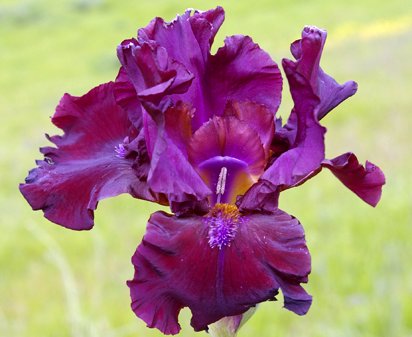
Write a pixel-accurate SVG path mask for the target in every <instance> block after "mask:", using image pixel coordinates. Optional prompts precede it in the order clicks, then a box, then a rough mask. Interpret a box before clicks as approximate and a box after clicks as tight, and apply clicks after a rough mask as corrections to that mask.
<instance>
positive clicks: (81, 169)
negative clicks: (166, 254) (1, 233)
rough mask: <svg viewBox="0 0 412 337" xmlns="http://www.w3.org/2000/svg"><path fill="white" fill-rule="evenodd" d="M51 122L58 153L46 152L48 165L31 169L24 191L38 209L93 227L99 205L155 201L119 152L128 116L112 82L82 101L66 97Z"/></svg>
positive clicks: (49, 215)
mask: <svg viewBox="0 0 412 337" xmlns="http://www.w3.org/2000/svg"><path fill="white" fill-rule="evenodd" d="M52 122H53V123H54V124H55V125H56V126H57V127H59V128H61V129H62V130H63V131H64V135H63V136H53V137H49V139H50V141H52V142H53V143H54V144H55V145H56V146H57V148H53V147H45V148H42V149H41V152H42V153H43V154H44V155H45V160H43V161H38V162H37V163H38V167H37V168H35V169H33V170H31V171H30V173H29V176H28V177H27V178H26V183H25V184H21V185H20V191H21V193H22V194H23V196H24V197H25V198H26V199H27V201H28V202H29V204H30V205H31V206H32V208H33V209H34V210H39V209H42V210H43V212H44V215H45V217H46V218H47V219H49V220H50V221H53V222H55V223H57V224H59V225H62V226H64V227H68V228H71V229H76V230H82V229H90V228H91V227H93V211H94V210H95V209H96V207H97V204H98V201H99V200H101V199H104V198H108V197H112V196H116V195H118V194H121V193H130V194H132V195H134V196H139V197H143V198H146V199H151V198H152V197H151V196H150V194H149V193H148V192H147V190H146V189H145V186H143V185H142V183H141V182H140V181H139V179H138V178H137V176H136V172H135V171H134V170H133V169H132V165H133V160H132V159H130V158H125V157H123V156H122V155H123V154H124V153H121V151H120V150H121V149H117V150H118V151H117V152H116V147H117V146H119V144H121V143H122V142H123V140H124V138H125V137H127V136H128V135H129V134H130V129H131V123H130V121H129V119H128V116H127V114H126V112H125V111H124V110H123V109H121V108H120V107H119V106H118V105H116V103H115V101H114V97H113V83H112V82H110V83H107V84H103V85H100V86H98V87H96V88H94V89H92V90H91V91H90V92H89V93H87V94H86V95H84V96H82V97H74V96H71V95H69V94H65V95H64V96H63V98H62V99H61V101H60V103H59V105H58V106H57V109H56V113H55V114H54V116H53V118H52Z"/></svg>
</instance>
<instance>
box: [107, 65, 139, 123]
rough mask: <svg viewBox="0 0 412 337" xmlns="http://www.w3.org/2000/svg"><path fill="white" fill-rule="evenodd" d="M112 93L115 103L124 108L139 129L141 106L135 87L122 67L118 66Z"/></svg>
mask: <svg viewBox="0 0 412 337" xmlns="http://www.w3.org/2000/svg"><path fill="white" fill-rule="evenodd" d="M113 94H114V97H115V99H116V103H117V104H118V105H120V106H121V107H122V108H123V109H125V110H126V112H127V114H128V116H129V119H130V120H131V122H132V123H133V125H134V126H135V127H136V129H138V130H140V129H141V127H142V106H141V103H140V101H139V99H138V98H137V94H136V89H135V88H134V86H133V84H132V83H131V82H130V81H129V77H128V76H127V73H126V70H125V69H124V68H123V67H121V68H120V70H119V74H118V75H117V78H116V81H115V83H114V88H113Z"/></svg>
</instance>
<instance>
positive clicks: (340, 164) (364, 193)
mask: <svg viewBox="0 0 412 337" xmlns="http://www.w3.org/2000/svg"><path fill="white" fill-rule="evenodd" d="M322 166H324V167H327V168H328V169H330V170H331V171H332V173H333V174H334V175H335V176H336V177H337V178H338V179H339V180H340V181H341V182H342V183H343V184H344V185H345V186H346V187H347V188H349V189H350V190H351V191H352V192H354V193H355V194H356V195H357V196H358V197H359V198H361V199H362V200H363V201H365V202H367V203H368V204H369V205H371V206H376V205H377V204H378V202H379V200H380V198H381V194H382V186H383V185H384V184H385V176H384V174H383V172H382V171H381V170H380V168H379V167H377V166H375V165H374V164H372V163H371V162H368V161H366V164H365V167H363V166H362V165H361V164H359V161H358V159H357V158H356V156H355V155H354V154H353V153H350V152H349V153H344V154H342V155H340V156H339V157H336V158H334V159H331V160H325V161H324V162H323V164H322Z"/></svg>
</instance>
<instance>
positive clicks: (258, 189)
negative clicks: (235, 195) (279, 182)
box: [236, 179, 280, 213]
mask: <svg viewBox="0 0 412 337" xmlns="http://www.w3.org/2000/svg"><path fill="white" fill-rule="evenodd" d="M279 193H280V188H279V187H278V186H276V185H273V184H272V183H271V182H270V181H267V180H263V179H259V181H258V182H257V183H255V184H253V185H252V187H251V188H249V190H247V192H246V193H245V194H244V195H243V196H241V197H240V198H239V200H238V201H237V202H236V205H238V207H239V209H240V210H241V211H249V212H270V213H273V212H275V211H276V210H277V208H278V201H279Z"/></svg>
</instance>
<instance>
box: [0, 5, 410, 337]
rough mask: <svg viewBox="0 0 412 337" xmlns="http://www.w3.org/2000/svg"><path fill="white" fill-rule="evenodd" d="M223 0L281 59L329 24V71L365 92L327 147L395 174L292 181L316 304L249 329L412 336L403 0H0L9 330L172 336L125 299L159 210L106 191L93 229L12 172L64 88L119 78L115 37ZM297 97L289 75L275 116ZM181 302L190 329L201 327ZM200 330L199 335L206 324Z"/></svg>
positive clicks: (1, 207) (1, 277)
mask: <svg viewBox="0 0 412 337" xmlns="http://www.w3.org/2000/svg"><path fill="white" fill-rule="evenodd" d="M217 4H220V5H223V6H224V7H225V9H226V12H227V17H226V23H225V24H224V26H223V28H222V30H221V32H220V33H219V36H218V39H217V40H216V41H215V47H214V49H216V46H219V45H221V43H222V40H223V38H224V36H226V35H231V34H239V33H240V34H247V35H251V36H252V37H253V38H254V40H255V41H256V42H258V43H259V44H260V45H261V46H262V47H263V48H264V49H266V50H267V51H269V52H270V53H271V55H272V56H273V58H274V59H275V60H276V61H277V62H279V63H280V60H281V58H282V57H290V53H289V50H288V48H289V44H290V42H292V41H293V40H295V39H297V38H298V37H299V34H300V31H301V29H302V27H303V26H304V25H306V24H313V25H317V26H320V27H323V28H326V29H327V30H328V33H329V37H328V41H327V44H326V49H325V53H324V57H323V60H322V65H323V68H324V69H325V70H326V71H327V72H329V73H330V74H331V75H333V76H334V77H335V78H336V79H337V80H339V81H345V80H349V79H354V80H356V81H357V82H358V83H359V87H360V88H359V92H358V94H357V95H356V96H354V97H353V98H351V99H350V100H349V101H347V102H345V103H343V104H342V105H341V106H340V107H338V108H337V109H336V110H335V111H333V112H332V113H331V114H330V115H329V116H328V117H327V118H326V121H325V123H326V125H327V127H328V130H329V131H328V134H327V154H328V155H329V156H330V157H333V156H335V155H338V154H340V153H343V152H345V151H348V150H353V151H354V152H356V153H357V154H358V156H359V158H361V159H362V160H365V159H371V160H372V161H373V162H375V163H376V164H378V165H380V166H381V167H382V169H383V170H384V171H385V173H386V176H387V185H386V186H385V188H384V193H383V198H382V201H381V203H380V205H379V206H378V207H377V208H376V209H372V208H371V207H369V206H368V205H366V204H363V203H362V202H361V201H360V200H358V199H357V198H356V197H355V196H354V195H352V194H351V193H350V192H349V191H348V190H346V189H345V188H344V187H343V186H341V185H340V183H339V182H338V181H337V180H336V179H334V178H333V177H332V176H331V174H330V173H329V172H323V174H321V175H319V176H318V177H316V178H315V179H313V180H311V181H310V182H308V183H307V184H305V185H304V186H302V187H300V188H298V189H295V190H293V191H289V192H287V193H284V195H283V197H282V200H281V206H282V208H283V209H284V210H285V211H287V212H289V213H291V214H294V215H295V216H297V217H298V218H299V219H300V220H301V222H302V223H303V225H304V226H305V229H306V234H307V241H308V245H309V248H310V250H311V252H312V259H313V271H312V274H311V277H310V282H309V284H308V285H307V287H306V288H307V289H308V291H309V292H310V293H311V294H313V296H314V302H313V306H312V308H311V310H310V312H309V313H308V315H307V316H305V317H298V316H296V315H294V314H292V313H291V312H288V311H286V310H284V309H281V307H282V297H281V296H279V299H280V300H279V301H278V302H275V303H265V304H262V305H261V306H260V308H259V310H258V311H257V313H256V314H255V315H254V316H253V318H252V319H251V320H250V321H249V322H248V323H247V325H246V326H245V327H244V328H243V329H242V330H241V332H240V334H239V336H240V337H246V336H262V337H269V336H271V337H272V336H275V337H276V336H279V337H280V336H306V337H310V336H313V337H314V336H316V337H322V336H325V337H341V336H348V337H360V336H362V337H369V336H371V337H372V336H381V337H387V336H395V337H397V336H399V337H408V336H409V337H410V336H412V268H411V260H412V244H411V242H410V240H411V237H412V219H411V218H412V217H411V209H412V196H411V190H412V178H411V170H412V165H411V164H412V156H411V155H410V153H411V152H410V151H411V150H410V134H411V133H410V132H411V122H412V117H411V116H412V115H411V113H412V100H411V92H412V82H411V78H412V67H411V63H410V60H411V57H412V5H411V4H408V2H407V1H406V2H405V1H404V0H392V1H376V0H364V1H358V0H345V1H343V0H337V1H330V2H325V1H321V0H317V1H307V0H295V1H290V0H277V1H273V0H255V1H246V0H232V1H229V0H222V1H221V2H217V1H215V0H212V1H208V2H207V3H206V2H205V1H199V0H193V1H187V0H151V1H137V0H135V1H126V0H117V1H116V0H61V1H52V0H0V113H1V132H0V137H1V146H0V176H1V178H0V184H1V185H0V188H1V189H0V212H1V213H0V214H1V217H0V219H1V220H0V223H1V227H0V229H1V233H0V270H1V271H0V336H21V337H31V336H42V337H66V336H67V337H69V336H71V337H86V336H87V337H89V336H91V337H93V336H99V337H128V336H148V337H149V336H161V334H160V333H159V332H157V331H154V330H150V329H147V328H146V327H145V324H144V323H143V322H142V321H140V320H138V319H137V318H135V317H134V315H133V313H132V312H131V310H130V309H129V295H128V288H127V287H126V285H125V280H127V279H129V278H130V277H131V276H132V266H131V263H130V257H131V255H132V253H133V252H134V249H135V247H136V245H137V244H138V243H139V242H140V240H141V237H142V235H143V233H144V227H145V222H146V220H147V218H148V216H149V214H150V213H151V212H153V211H154V210H156V209H158V208H159V207H157V206H156V205H148V204H147V203H143V202H140V201H136V200H133V199H132V198H130V197H128V196H121V197H118V198H115V199H111V200H105V201H103V202H101V204H100V206H99V209H98V211H97V212H96V224H97V225H96V228H94V229H93V230H92V231H90V232H81V233H76V232H72V231H68V230H65V229H62V228H60V227H58V226H55V225H53V224H51V223H49V222H47V221H46V220H44V219H43V218H42V215H41V214H40V213H33V212H32V211H31V210H30V208H29V206H28V205H27V204H26V203H25V201H24V200H23V198H22V197H21V195H20V194H19V193H18V190H17V185H18V183H19V182H21V181H23V179H24V177H25V176H26V173H27V170H28V169H29V168H31V167H33V166H34V163H33V159H34V158H40V155H39V153H38V150H37V148H38V147H40V146H43V145H45V144H46V140H45V139H44V137H43V133H44V132H47V133H51V134H53V133H56V129H55V128H53V127H52V125H51V123H50V121H49V116H50V115H52V113H53V111H54V107H55V106H56V104H57V103H58V101H59V99H60V97H61V96H62V94H63V93H64V92H70V93H71V94H74V95H81V94H83V93H85V92H86V91H87V90H89V89H90V88H91V87H93V86H95V85H97V84H99V83H102V82H106V81H109V80H112V79H114V77H115V76H116V72H117V69H118V66H119V65H118V61H117V59H116V53H115V48H116V46H117V44H118V43H120V42H121V41H122V40H123V39H125V38H129V37H132V36H133V35H134V34H135V32H136V29H137V28H138V27H141V26H144V25H146V24H147V22H148V21H149V20H150V19H151V18H152V17H154V16H162V17H165V18H167V19H172V18H173V17H174V16H175V15H176V14H177V13H181V12H182V11H183V10H184V9H185V8H187V7H194V8H200V9H207V8H209V7H212V6H215V5H217ZM290 108H291V101H290V99H289V94H288V92H287V85H285V92H284V99H283V105H282V108H281V111H280V113H281V114H282V115H283V116H286V114H287V113H288V111H289V110H290ZM189 317H190V313H189V312H188V310H184V311H183V313H182V326H183V331H182V333H181V336H193V335H194V333H193V331H192V330H191V328H190V327H189ZM202 335H203V336H205V334H204V333H200V334H199V336H202Z"/></svg>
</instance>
